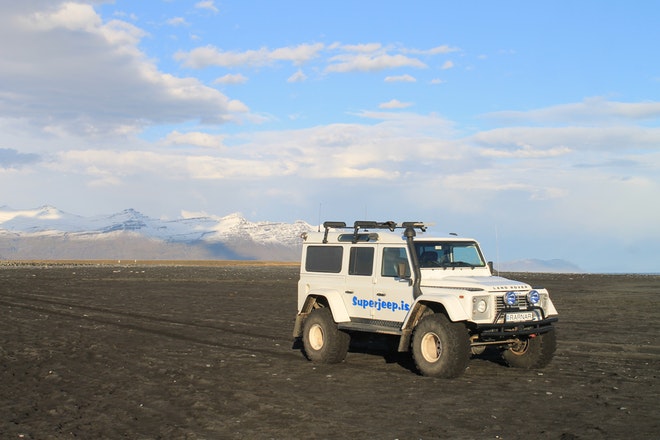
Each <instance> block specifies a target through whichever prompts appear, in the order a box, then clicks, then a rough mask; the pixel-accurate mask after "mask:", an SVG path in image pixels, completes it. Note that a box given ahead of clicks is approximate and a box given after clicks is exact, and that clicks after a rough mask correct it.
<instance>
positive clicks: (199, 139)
mask: <svg viewBox="0 0 660 440" xmlns="http://www.w3.org/2000/svg"><path fill="white" fill-rule="evenodd" d="M224 138H225V136H223V135H212V134H208V133H202V132H198V131H195V132H188V133H180V132H178V131H173V132H172V133H170V134H168V135H167V136H166V137H165V140H164V142H165V144H167V145H194V146H198V147H204V148H215V149H219V148H222V147H223V139H224Z"/></svg>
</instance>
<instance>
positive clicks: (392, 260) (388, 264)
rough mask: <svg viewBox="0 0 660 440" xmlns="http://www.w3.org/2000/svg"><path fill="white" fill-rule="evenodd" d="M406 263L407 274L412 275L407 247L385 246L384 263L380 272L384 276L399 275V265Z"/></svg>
mask: <svg viewBox="0 0 660 440" xmlns="http://www.w3.org/2000/svg"><path fill="white" fill-rule="evenodd" d="M401 264H403V265H405V268H406V276H407V277H408V276H410V266H409V265H408V254H407V253H406V249H405V248H400V247H399V248H383V264H382V266H381V270H380V274H381V276H384V277H396V276H397V275H398V267H399V265H401Z"/></svg>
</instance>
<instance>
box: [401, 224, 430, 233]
mask: <svg viewBox="0 0 660 440" xmlns="http://www.w3.org/2000/svg"><path fill="white" fill-rule="evenodd" d="M401 226H402V227H404V228H406V229H408V228H413V229H415V228H417V229H419V230H420V231H422V232H426V225H425V224H424V222H403V223H401Z"/></svg>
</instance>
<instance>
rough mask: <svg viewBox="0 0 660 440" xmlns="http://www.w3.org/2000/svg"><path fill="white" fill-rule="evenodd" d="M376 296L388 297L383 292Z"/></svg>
mask: <svg viewBox="0 0 660 440" xmlns="http://www.w3.org/2000/svg"><path fill="white" fill-rule="evenodd" d="M376 296H386V294H385V293H383V292H378V293H377V294H376Z"/></svg>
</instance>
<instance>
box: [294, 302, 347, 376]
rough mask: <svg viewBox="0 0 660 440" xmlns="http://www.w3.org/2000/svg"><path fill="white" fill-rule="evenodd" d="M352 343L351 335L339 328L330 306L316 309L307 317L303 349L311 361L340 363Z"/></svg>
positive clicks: (304, 327)
mask: <svg viewBox="0 0 660 440" xmlns="http://www.w3.org/2000/svg"><path fill="white" fill-rule="evenodd" d="M350 343H351V337H350V335H349V334H348V333H346V332H343V331H341V330H339V329H337V324H335V321H334V320H333V319H332V312H331V311H330V309H329V308H327V307H322V308H320V309H314V310H312V312H311V313H310V314H309V316H308V317H307V319H305V324H304V325H303V349H304V353H305V356H306V357H307V359H309V360H310V361H313V362H319V363H323V364H336V363H339V362H341V361H343V360H344V359H345V358H346V353H348V347H349V345H350Z"/></svg>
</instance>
